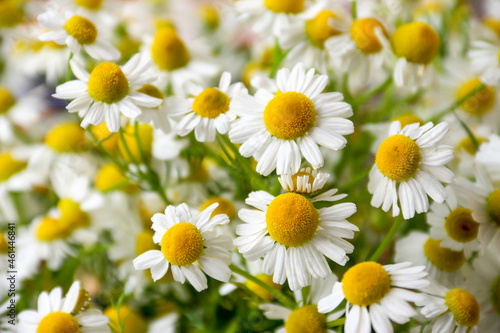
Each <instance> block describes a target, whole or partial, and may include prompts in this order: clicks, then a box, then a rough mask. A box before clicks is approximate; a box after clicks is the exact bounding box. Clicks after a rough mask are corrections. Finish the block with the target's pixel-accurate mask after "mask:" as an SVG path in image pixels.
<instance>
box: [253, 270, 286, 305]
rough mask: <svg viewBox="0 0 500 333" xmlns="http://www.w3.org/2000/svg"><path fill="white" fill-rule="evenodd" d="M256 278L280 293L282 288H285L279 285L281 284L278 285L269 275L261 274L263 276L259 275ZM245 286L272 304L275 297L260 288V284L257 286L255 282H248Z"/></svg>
mask: <svg viewBox="0 0 500 333" xmlns="http://www.w3.org/2000/svg"><path fill="white" fill-rule="evenodd" d="M255 277H256V278H257V279H259V280H261V281H263V282H265V283H266V284H267V285H269V286H271V287H273V288H274V289H276V290H278V291H281V288H282V287H283V286H282V285H279V284H276V283H274V282H273V277H272V275H267V274H264V273H261V274H257V275H256V276H255ZM245 286H246V287H247V288H248V289H250V290H251V291H252V292H254V293H255V294H257V295H258V296H259V297H261V298H262V299H264V300H266V301H268V302H271V301H272V300H273V299H274V296H273V295H272V294H271V293H270V292H269V291H267V290H266V289H264V288H262V287H261V286H259V285H258V284H256V283H255V282H253V281H250V280H247V281H246V282H245Z"/></svg>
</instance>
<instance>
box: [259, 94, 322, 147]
mask: <svg viewBox="0 0 500 333" xmlns="http://www.w3.org/2000/svg"><path fill="white" fill-rule="evenodd" d="M315 120H316V109H315V108H314V104H313V102H312V101H311V100H310V99H309V97H307V96H306V95H304V94H302V93H298V92H291V91H290V92H286V93H281V94H276V96H275V97H274V98H273V99H272V100H270V101H269V103H267V106H266V109H265V110H264V123H265V125H266V127H267V129H268V130H269V132H270V133H271V134H272V135H274V136H275V137H277V138H279V139H283V140H291V139H297V138H299V137H301V136H303V135H304V134H306V133H307V132H308V131H309V130H310V129H311V128H312V127H313V125H314V121H315Z"/></svg>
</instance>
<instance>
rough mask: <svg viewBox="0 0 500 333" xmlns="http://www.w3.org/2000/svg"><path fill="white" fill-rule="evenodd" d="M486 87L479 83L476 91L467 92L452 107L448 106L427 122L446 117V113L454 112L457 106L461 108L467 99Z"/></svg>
mask: <svg viewBox="0 0 500 333" xmlns="http://www.w3.org/2000/svg"><path fill="white" fill-rule="evenodd" d="M486 87H487V86H486V85H485V84H484V83H481V84H480V85H479V86H477V88H476V89H474V90H472V91H471V92H469V93H468V94H467V95H465V96H464V97H462V98H460V99H459V100H457V101H455V103H453V104H452V105H450V106H449V107H447V108H446V109H444V110H443V111H440V112H438V113H437V114H436V115H435V116H434V117H432V118H431V119H430V120H429V121H432V122H436V121H438V120H439V119H441V118H442V117H444V116H445V115H447V114H448V113H450V112H451V111H454V110H455V109H456V108H458V107H459V106H461V105H462V104H464V103H465V102H467V100H469V98H471V97H473V96H474V95H476V94H477V93H478V92H480V91H481V90H483V89H484V88H486Z"/></svg>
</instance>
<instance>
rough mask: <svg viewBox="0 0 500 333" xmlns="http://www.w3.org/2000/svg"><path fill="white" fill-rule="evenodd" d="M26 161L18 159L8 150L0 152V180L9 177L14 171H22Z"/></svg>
mask: <svg viewBox="0 0 500 333" xmlns="http://www.w3.org/2000/svg"><path fill="white" fill-rule="evenodd" d="M27 165H28V163H26V162H24V161H18V160H16V159H15V158H14V157H12V155H11V154H10V153H8V152H6V153H1V154H0V182H3V181H4V180H7V179H9V178H10V177H12V176H13V175H15V174H16V173H18V172H20V171H22V170H23V169H24V168H26V166H27Z"/></svg>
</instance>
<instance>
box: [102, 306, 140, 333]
mask: <svg viewBox="0 0 500 333" xmlns="http://www.w3.org/2000/svg"><path fill="white" fill-rule="evenodd" d="M103 314H104V315H105V316H107V317H108V318H109V326H110V327H111V330H112V331H113V332H121V333H138V332H147V331H148V324H147V322H146V320H144V318H142V316H141V315H140V314H139V313H138V312H137V311H134V310H132V309H131V308H130V307H129V306H128V305H126V304H122V305H121V306H120V308H119V309H118V311H117V309H116V308H113V307H109V308H107V309H106V310H104V312H103ZM122 328H123V330H122Z"/></svg>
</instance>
